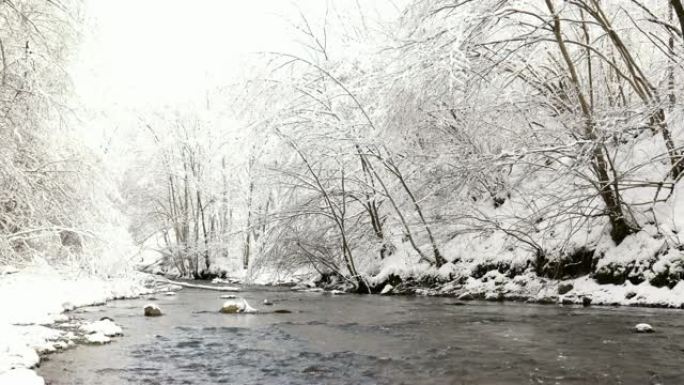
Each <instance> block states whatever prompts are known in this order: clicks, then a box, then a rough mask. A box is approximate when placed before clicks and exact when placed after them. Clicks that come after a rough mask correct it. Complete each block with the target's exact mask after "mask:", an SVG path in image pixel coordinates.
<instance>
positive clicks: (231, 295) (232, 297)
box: [220, 294, 237, 299]
mask: <svg viewBox="0 0 684 385" xmlns="http://www.w3.org/2000/svg"><path fill="white" fill-rule="evenodd" d="M220 298H221V299H235V298H237V297H236V296H235V294H223V295H222V296H221V297H220Z"/></svg>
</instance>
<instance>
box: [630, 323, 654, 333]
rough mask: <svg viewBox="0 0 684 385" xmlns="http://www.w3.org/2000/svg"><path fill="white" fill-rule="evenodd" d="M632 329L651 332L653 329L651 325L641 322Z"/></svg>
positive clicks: (639, 331) (638, 331)
mask: <svg viewBox="0 0 684 385" xmlns="http://www.w3.org/2000/svg"><path fill="white" fill-rule="evenodd" d="M634 331H635V332H637V333H653V332H654V331H655V330H653V326H651V325H649V324H645V323H641V324H637V325H636V326H635V327H634Z"/></svg>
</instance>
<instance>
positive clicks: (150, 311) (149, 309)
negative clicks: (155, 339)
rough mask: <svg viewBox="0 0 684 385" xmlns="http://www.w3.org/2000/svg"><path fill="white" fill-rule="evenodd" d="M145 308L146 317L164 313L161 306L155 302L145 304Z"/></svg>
mask: <svg viewBox="0 0 684 385" xmlns="http://www.w3.org/2000/svg"><path fill="white" fill-rule="evenodd" d="M143 310H144V312H145V317H159V316H160V315H162V311H161V309H160V308H159V306H157V305H155V304H153V303H150V304H147V305H145V307H144V308H143Z"/></svg>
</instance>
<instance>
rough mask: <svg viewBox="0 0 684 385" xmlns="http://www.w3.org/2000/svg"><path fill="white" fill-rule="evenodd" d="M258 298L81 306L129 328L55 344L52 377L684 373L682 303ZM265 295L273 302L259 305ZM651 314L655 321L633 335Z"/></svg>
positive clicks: (86, 380)
mask: <svg viewBox="0 0 684 385" xmlns="http://www.w3.org/2000/svg"><path fill="white" fill-rule="evenodd" d="M245 290H246V291H245V292H243V293H240V295H241V296H243V297H244V298H246V299H247V300H248V302H249V303H250V304H251V305H252V306H254V307H256V308H258V309H259V310H264V311H273V310H275V309H288V310H291V311H292V313H291V314H274V313H263V314H220V313H218V312H217V310H218V309H219V308H220V305H221V303H222V301H223V300H221V299H219V295H220V294H221V293H219V292H213V291H204V290H195V289H185V290H183V291H181V292H179V293H178V295H177V296H175V297H164V296H159V297H157V298H158V300H157V301H155V302H156V303H158V304H159V305H160V306H161V307H162V309H163V310H164V311H165V313H166V315H165V316H163V317H159V318H145V317H143V316H142V306H143V305H144V304H145V303H148V302H149V301H147V300H145V299H140V300H126V301H115V302H111V303H109V304H107V305H106V306H102V307H93V308H86V309H81V311H80V313H79V314H78V316H79V317H83V318H86V319H92V320H97V319H99V318H101V317H103V316H108V317H111V318H113V319H114V320H115V322H117V323H118V324H119V325H121V326H122V327H123V328H124V334H125V336H124V337H118V338H116V339H115V340H114V342H113V343H111V344H109V345H106V346H79V347H77V348H75V349H72V350H69V351H67V352H64V353H62V354H56V355H51V356H50V357H49V359H48V360H47V361H45V362H43V364H42V366H41V368H40V369H39V374H41V375H42V376H43V377H45V379H46V381H47V383H48V384H52V385H67V384H68V385H71V384H83V385H86V384H87V385H91V384H105V385H114V384H116V385H119V384H492V385H493V384H684V312H682V311H674V310H659V309H635V308H579V307H558V306H549V305H547V306H543V305H527V304H519V303H484V302H471V303H467V305H466V306H462V305H460V304H459V303H458V302H457V301H455V300H454V299H448V298H426V297H384V296H358V295H344V296H331V295H328V294H320V293H298V292H292V291H289V290H288V289H272V288H271V289H269V288H249V289H245ZM265 298H268V299H269V300H271V301H272V302H274V306H264V305H262V302H263V300H264V299H265ZM639 322H648V323H650V324H652V325H653V327H654V328H655V329H656V331H657V332H656V333H654V334H648V335H647V334H635V333H633V332H632V330H631V329H632V327H633V326H634V325H635V324H636V323H639Z"/></svg>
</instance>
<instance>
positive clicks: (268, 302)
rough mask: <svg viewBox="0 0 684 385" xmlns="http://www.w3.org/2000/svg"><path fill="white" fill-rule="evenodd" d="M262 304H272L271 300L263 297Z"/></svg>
mask: <svg viewBox="0 0 684 385" xmlns="http://www.w3.org/2000/svg"><path fill="white" fill-rule="evenodd" d="M264 305H265V306H272V305H273V302H271V301H269V300H268V298H264Z"/></svg>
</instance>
